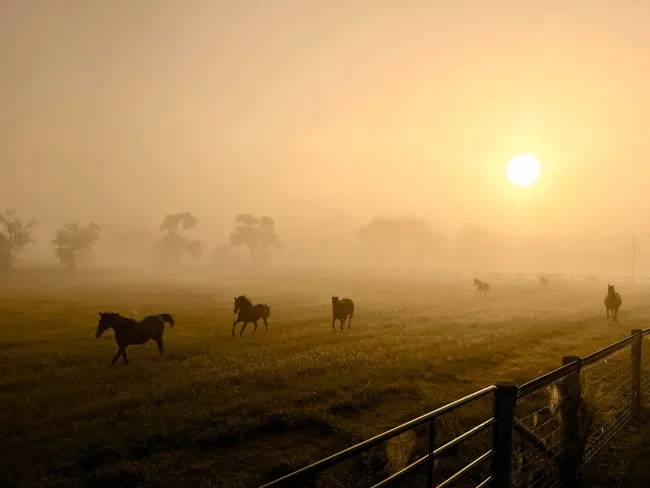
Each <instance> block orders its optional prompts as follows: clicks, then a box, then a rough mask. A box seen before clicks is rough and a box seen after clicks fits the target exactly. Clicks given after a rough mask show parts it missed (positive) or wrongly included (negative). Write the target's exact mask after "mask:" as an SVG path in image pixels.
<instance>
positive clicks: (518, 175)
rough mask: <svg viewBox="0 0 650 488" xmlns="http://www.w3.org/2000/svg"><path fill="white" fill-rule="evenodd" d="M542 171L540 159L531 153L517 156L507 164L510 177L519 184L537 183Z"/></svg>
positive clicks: (507, 173) (507, 172)
mask: <svg viewBox="0 0 650 488" xmlns="http://www.w3.org/2000/svg"><path fill="white" fill-rule="evenodd" d="M540 171H541V167H540V164H539V161H537V159H536V158H534V157H533V156H530V155H529V154H520V155H518V156H515V157H514V158H512V160H511V161H510V162H509V163H508V166H506V175H507V176H508V179H509V180H510V181H511V182H512V183H514V184H515V185H518V186H528V185H532V184H533V183H535V182H536V181H537V178H539V173H540Z"/></svg>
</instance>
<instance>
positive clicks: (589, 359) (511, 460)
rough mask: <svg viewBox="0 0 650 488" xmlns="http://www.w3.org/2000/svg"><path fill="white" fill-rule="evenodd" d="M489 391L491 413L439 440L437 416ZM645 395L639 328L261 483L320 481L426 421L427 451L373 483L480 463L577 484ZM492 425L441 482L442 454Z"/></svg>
mask: <svg viewBox="0 0 650 488" xmlns="http://www.w3.org/2000/svg"><path fill="white" fill-rule="evenodd" d="M628 350H629V355H628V354H625V353H626V352H627V351H628ZM488 395H492V396H493V402H492V405H493V406H492V416H491V417H490V418H489V419H487V420H484V421H483V422H480V423H478V424H477V425H474V426H473V427H471V428H466V430H465V431H464V432H463V433H462V434H460V435H458V436H456V437H454V438H453V439H451V440H449V441H447V442H445V443H444V444H442V445H441V446H439V447H436V440H437V439H436V419H439V418H440V417H441V416H443V415H445V414H447V413H450V412H454V411H456V410H457V409H459V408H460V407H463V406H464V405H469V404H471V403H474V402H476V401H477V400H479V399H480V398H484V397H487V396H488ZM587 395H592V396H591V397H589V398H587V397H586V396H587ZM644 400H646V401H650V329H646V330H638V329H637V330H633V331H632V334H631V335H630V337H628V338H625V339H623V340H621V341H618V342H616V343H614V344H611V345H610V346H607V347H605V348H603V349H601V350H599V351H596V352H594V353H592V354H589V355H588V356H585V357H584V358H579V357H573V356H568V357H565V358H563V365H562V366H561V367H560V368H558V369H556V370H554V371H551V372H549V373H547V374H545V375H543V376H540V377H538V378H535V379H534V380H532V381H529V382H527V383H525V384H523V385H521V386H514V385H503V384H498V385H492V386H489V387H487V388H484V389H482V390H479V391H477V392H475V393H472V394H470V395H467V396H465V397H463V398H460V399H459V400H456V401H454V402H451V403H449V404H447V405H444V406H442V407H440V408H438V409H436V410H433V411H432V412H429V413H427V414H425V415H422V416H421V417H418V418H416V419H413V420H411V421H409V422H406V423H404V424H402V425H400V426H397V427H395V428H393V429H390V430H388V431H387V432H384V433H382V434H379V435H377V436H375V437H372V438H370V439H367V440H365V441H363V442H361V443H359V444H356V445H354V446H352V447H349V448H347V449H345V450H343V451H340V452H338V453H336V454H333V455H331V456H329V457H326V458H324V459H321V460H320V461H317V462H315V463H313V464H311V465H309V466H306V467H304V468H301V469H298V470H297V471H294V472H292V473H290V474H288V475H286V476H283V477H281V478H279V479H276V480H275V481H272V482H270V483H267V484H265V485H262V486H261V487H260V488H271V487H274V488H279V487H296V488H297V487H311V488H314V487H317V486H318V484H317V482H318V479H317V478H318V475H319V474H320V473H322V472H324V471H325V470H327V469H329V468H332V467H334V466H337V465H340V464H341V463H344V462H345V461H347V460H349V459H351V458H352V457H354V456H356V455H359V454H363V453H367V452H368V451H369V450H371V449H372V448H374V447H376V446H378V445H380V444H382V443H384V442H387V441H390V440H391V439H394V438H396V437H397V436H400V435H402V434H404V433H408V432H410V431H413V430H414V429H416V428H418V427H420V426H425V425H426V426H428V433H427V441H428V442H427V446H428V447H427V451H426V454H424V455H423V456H420V457H418V458H417V459H416V460H415V461H413V462H411V463H410V464H407V465H406V466H404V467H402V468H401V469H400V470H399V471H397V472H395V473H393V474H391V475H390V476H387V477H385V478H384V479H382V480H380V481H377V480H374V481H372V482H371V483H373V484H371V485H369V486H372V488H379V487H384V486H389V485H394V484H395V483H397V482H398V481H399V480H400V479H402V478H404V477H405V476H407V475H409V474H411V473H414V472H416V471H417V472H421V471H425V472H424V473H423V476H422V478H423V482H424V483H425V484H424V486H426V487H433V486H436V487H438V488H443V487H447V486H451V485H452V484H455V483H456V482H457V481H459V480H460V479H461V478H463V477H466V476H467V475H469V474H470V473H471V472H476V470H477V469H478V468H481V469H482V471H481V475H482V476H483V477H482V479H480V480H478V481H476V483H475V486H477V487H487V486H490V487H493V488H511V487H513V486H517V487H520V486H521V487H527V488H528V487H537V486H539V487H544V488H548V487H553V486H560V485H563V484H564V485H567V486H572V485H574V484H575V479H574V478H575V477H576V476H577V473H578V471H579V469H578V468H579V467H580V466H581V465H582V464H584V463H586V462H588V461H590V460H591V459H592V458H593V457H594V456H596V455H597V454H598V453H599V452H600V451H601V450H602V448H603V447H604V446H605V445H606V443H607V442H608V441H609V440H610V439H611V438H612V437H613V436H614V435H615V434H616V433H617V432H618V431H620V429H621V428H622V427H623V426H624V425H625V424H626V423H627V422H629V421H630V420H631V419H632V418H633V417H634V416H635V415H636V414H637V413H638V412H639V410H640V409H641V406H642V402H643V401H644ZM587 408H589V409H591V410H590V411H587V410H585V409H587ZM490 428H491V429H492V437H491V439H490V441H489V443H488V445H485V446H483V451H482V452H483V453H482V454H481V455H479V456H478V457H476V458H475V459H473V460H472V461H471V462H469V463H467V464H466V465H465V466H464V467H461V468H457V469H455V472H454V473H452V474H450V475H449V476H446V477H445V479H442V480H439V481H436V482H435V484H434V472H435V468H436V461H438V460H439V459H440V458H441V456H443V455H444V454H447V453H449V452H450V451H453V450H454V449H457V448H458V446H459V445H461V444H463V443H465V442H466V441H468V440H470V439H472V438H474V437H476V436H478V435H479V434H481V433H482V432H485V431H487V430H488V429H490ZM488 460H491V469H490V470H489V471H488V472H486V471H485V469H483V468H482V466H483V465H484V464H485V463H486V462H487V461H488ZM438 477H439V476H438Z"/></svg>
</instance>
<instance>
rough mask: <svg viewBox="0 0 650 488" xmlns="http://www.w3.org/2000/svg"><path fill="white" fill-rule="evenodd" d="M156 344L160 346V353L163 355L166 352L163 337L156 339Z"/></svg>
mask: <svg viewBox="0 0 650 488" xmlns="http://www.w3.org/2000/svg"><path fill="white" fill-rule="evenodd" d="M156 344H157V345H158V352H159V353H160V354H161V355H162V353H163V352H164V344H163V340H162V337H161V338H160V339H156Z"/></svg>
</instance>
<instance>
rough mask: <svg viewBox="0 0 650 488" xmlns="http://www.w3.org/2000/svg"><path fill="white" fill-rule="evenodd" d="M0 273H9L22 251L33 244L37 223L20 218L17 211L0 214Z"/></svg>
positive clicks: (6, 211)
mask: <svg viewBox="0 0 650 488" xmlns="http://www.w3.org/2000/svg"><path fill="white" fill-rule="evenodd" d="M0 225H1V226H2V228H1V229H0V273H3V272H7V271H8V270H9V269H10V268H11V265H12V263H13V261H14V259H15V258H16V255H17V254H18V253H19V252H20V251H22V249H23V248H24V247H25V246H26V245H27V244H29V243H30V242H33V241H34V239H32V232H33V230H34V226H35V225H36V221H35V220H34V219H30V220H28V221H27V222H25V221H23V220H22V219H21V218H19V217H18V213H17V211H16V210H5V211H4V212H2V213H0Z"/></svg>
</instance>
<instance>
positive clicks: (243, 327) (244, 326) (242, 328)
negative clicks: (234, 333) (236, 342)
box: [239, 322, 248, 337]
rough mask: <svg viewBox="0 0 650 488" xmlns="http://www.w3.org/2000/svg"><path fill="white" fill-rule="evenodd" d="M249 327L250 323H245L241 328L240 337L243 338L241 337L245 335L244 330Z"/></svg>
mask: <svg viewBox="0 0 650 488" xmlns="http://www.w3.org/2000/svg"><path fill="white" fill-rule="evenodd" d="M247 325H248V322H244V325H242V326H241V330H240V331H239V337H241V335H242V334H243V333H244V329H245V328H246V326H247Z"/></svg>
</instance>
